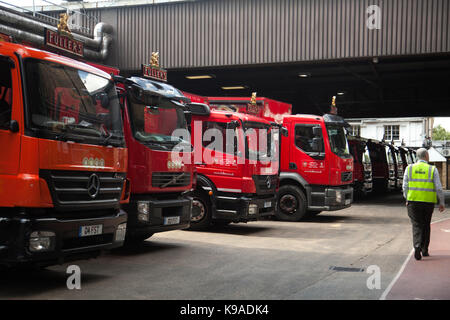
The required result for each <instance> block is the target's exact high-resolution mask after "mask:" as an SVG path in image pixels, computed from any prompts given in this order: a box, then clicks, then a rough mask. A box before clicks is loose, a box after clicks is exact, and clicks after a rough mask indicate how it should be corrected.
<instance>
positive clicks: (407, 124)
mask: <svg viewBox="0 0 450 320" xmlns="http://www.w3.org/2000/svg"><path fill="white" fill-rule="evenodd" d="M346 120H347V122H348V123H349V124H350V125H351V129H350V134H352V135H355V136H360V137H364V138H368V139H376V140H383V139H384V140H385V141H393V143H394V144H395V145H397V146H400V145H404V146H407V147H415V148H417V147H421V146H422V144H423V141H424V139H425V138H426V137H431V132H432V130H433V118H432V117H414V118H369V119H346Z"/></svg>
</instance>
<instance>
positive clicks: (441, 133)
mask: <svg viewBox="0 0 450 320" xmlns="http://www.w3.org/2000/svg"><path fill="white" fill-rule="evenodd" d="M433 140H450V132H448V131H447V130H445V128H443V127H442V126H441V125H438V126H436V127H434V128H433Z"/></svg>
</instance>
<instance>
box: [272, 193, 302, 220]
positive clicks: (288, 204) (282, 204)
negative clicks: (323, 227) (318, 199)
mask: <svg viewBox="0 0 450 320" xmlns="http://www.w3.org/2000/svg"><path fill="white" fill-rule="evenodd" d="M277 203H278V206H277V211H276V212H275V216H276V217H277V219H278V220H281V221H300V220H302V219H303V218H305V217H306V216H307V211H306V208H307V203H306V196H305V193H304V192H303V191H302V190H301V189H300V188H299V187H297V186H293V185H284V186H281V187H280V190H279V192H278V201H277Z"/></svg>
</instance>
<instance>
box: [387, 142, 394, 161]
mask: <svg viewBox="0 0 450 320" xmlns="http://www.w3.org/2000/svg"><path fill="white" fill-rule="evenodd" d="M386 157H387V161H388V163H389V164H392V165H394V164H395V155H394V152H393V151H392V149H391V148H390V147H389V146H386Z"/></svg>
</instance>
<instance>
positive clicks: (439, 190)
mask: <svg viewBox="0 0 450 320" xmlns="http://www.w3.org/2000/svg"><path fill="white" fill-rule="evenodd" d="M433 183H434V187H435V188H436V194H437V197H438V200H439V210H441V208H442V210H441V211H444V208H445V196H444V190H443V189H442V184H441V179H440V178H439V171H438V169H437V168H436V167H434V172H433Z"/></svg>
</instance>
